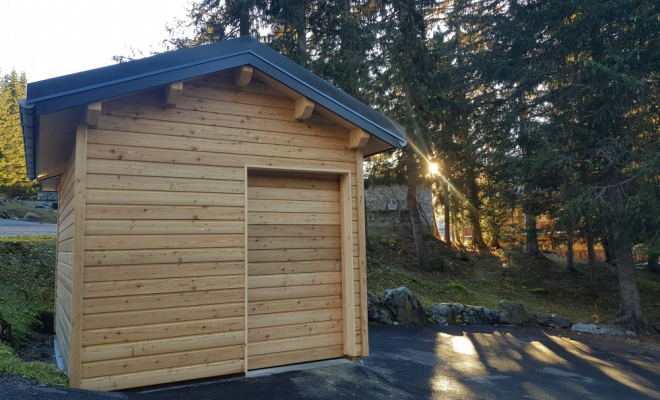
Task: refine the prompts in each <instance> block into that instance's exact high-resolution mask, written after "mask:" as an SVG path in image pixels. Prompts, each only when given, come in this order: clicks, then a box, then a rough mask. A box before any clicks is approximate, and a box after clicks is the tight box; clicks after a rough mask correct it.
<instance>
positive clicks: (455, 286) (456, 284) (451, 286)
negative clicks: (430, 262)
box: [447, 282, 467, 292]
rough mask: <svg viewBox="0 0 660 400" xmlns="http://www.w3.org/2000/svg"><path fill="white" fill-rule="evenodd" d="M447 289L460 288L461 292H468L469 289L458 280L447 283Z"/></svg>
mask: <svg viewBox="0 0 660 400" xmlns="http://www.w3.org/2000/svg"><path fill="white" fill-rule="evenodd" d="M447 289H449V290H459V291H461V292H467V289H466V288H465V286H463V285H461V284H460V283H456V282H450V283H448V284H447Z"/></svg>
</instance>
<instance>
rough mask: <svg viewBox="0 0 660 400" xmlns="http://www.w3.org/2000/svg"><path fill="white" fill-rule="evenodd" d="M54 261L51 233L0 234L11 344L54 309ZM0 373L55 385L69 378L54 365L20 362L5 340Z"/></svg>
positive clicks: (1, 289)
mask: <svg viewBox="0 0 660 400" xmlns="http://www.w3.org/2000/svg"><path fill="white" fill-rule="evenodd" d="M54 265H55V238H54V237H53V236H18V237H9V238H5V237H0V277H1V279H2V285H0V313H2V316H3V318H4V319H5V320H7V321H9V323H11V325H12V331H13V341H14V343H12V344H17V343H19V342H21V341H24V340H26V339H28V338H29V337H30V335H31V333H32V330H33V329H35V328H38V327H39V325H40V324H41V321H40V317H41V316H42V315H44V314H52V313H53V299H54V288H55V283H54V274H55V271H54ZM0 373H9V374H18V375H22V376H24V377H26V378H31V379H36V380H37V381H39V382H43V383H51V384H58V385H66V384H67V382H68V378H67V377H66V375H65V374H64V373H63V372H61V371H60V370H58V369H57V367H56V366H54V365H52V364H48V363H43V362H28V363H26V362H23V361H22V360H21V359H20V358H19V357H18V356H17V355H16V353H15V352H14V350H13V349H12V347H11V346H10V344H9V343H4V342H0Z"/></svg>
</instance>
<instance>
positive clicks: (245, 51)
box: [20, 37, 406, 179]
mask: <svg viewBox="0 0 660 400" xmlns="http://www.w3.org/2000/svg"><path fill="white" fill-rule="evenodd" d="M241 65H251V66H253V67H254V68H256V69H258V70H260V71H262V72H264V73H265V74H266V75H269V76H271V77H272V78H274V79H276V80H277V81H279V82H280V83H282V84H284V85H286V86H288V87H290V88H291V89H293V90H295V91H297V92H299V93H300V94H302V95H303V96H305V97H307V98H309V99H310V100H312V101H313V102H315V103H317V104H319V105H320V106H322V107H325V108H327V109H328V110H330V111H332V112H334V113H335V114H337V115H339V116H341V117H342V118H344V119H346V120H348V121H350V122H351V123H353V124H355V125H356V126H358V127H360V128H362V129H364V130H366V131H368V132H369V133H370V134H372V135H374V136H376V137H377V138H378V139H380V140H382V141H384V142H385V143H387V144H389V145H391V146H393V147H401V146H404V145H405V144H406V139H405V131H404V129H403V127H401V126H400V125H399V124H397V123H395V122H393V121H392V120H390V119H389V118H387V117H385V116H383V115H381V114H380V113H379V112H377V111H376V110H374V109H373V108H371V107H369V106H368V105H366V104H364V103H362V102H360V101H358V100H356V99H355V98H353V97H351V96H349V95H348V94H346V93H344V92H343V91H341V90H340V89H338V88H337V87H335V86H333V85H331V84H330V83H328V82H326V81H324V80H323V79H321V78H320V77H318V76H316V75H314V74H313V73H311V72H309V71H308V70H306V69H305V68H303V67H301V66H300V65H298V64H296V63H295V62H293V61H291V60H290V59H288V58H287V57H285V56H283V55H281V54H279V53H277V52H276V51H274V50H273V49H271V48H269V47H268V46H266V45H264V44H262V43H259V42H258V41H257V40H255V39H253V38H251V37H242V38H238V39H232V40H227V41H224V42H218V43H213V44H208V45H204V46H199V47H194V48H189V49H181V50H176V51H170V52H166V53H162V54H158V55H155V56H152V57H148V58H143V59H140V60H135V61H130V62H127V63H122V64H116V65H111V66H108V67H103V68H97V69H93V70H89V71H84V72H79V73H76V74H71V75H65V76H61V77H58V78H53V79H47V80H43V81H39V82H34V83H30V84H28V88H27V98H26V99H25V100H22V101H21V102H20V106H21V122H22V125H23V137H24V139H25V157H26V160H27V166H28V175H29V177H30V179H34V178H35V174H36V170H37V165H36V160H37V157H36V152H37V149H38V146H39V117H40V116H42V115H45V114H50V113H53V112H57V111H61V110H64V109H69V108H72V107H77V106H81V105H85V104H89V103H94V102H97V101H102V100H105V99H109V98H113V97H117V96H122V95H126V94H129V93H133V92H137V91H141V90H146V89H149V88H153V87H157V86H161V85H166V84H169V83H173V82H178V81H182V80H186V79H190V78H194V77H197V76H201V75H206V74H211V73H215V72H219V71H222V70H226V69H230V68H234V67H238V66H241Z"/></svg>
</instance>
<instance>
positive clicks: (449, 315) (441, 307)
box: [429, 303, 463, 325]
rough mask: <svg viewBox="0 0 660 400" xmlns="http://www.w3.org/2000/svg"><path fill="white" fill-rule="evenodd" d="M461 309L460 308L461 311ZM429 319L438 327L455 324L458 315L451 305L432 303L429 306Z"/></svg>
mask: <svg viewBox="0 0 660 400" xmlns="http://www.w3.org/2000/svg"><path fill="white" fill-rule="evenodd" d="M462 308H463V307H462V306H461V309H462ZM429 314H430V315H431V318H432V319H433V320H434V321H436V322H437V323H439V324H440V325H450V324H451V325H453V324H455V323H456V316H457V315H458V313H457V312H456V309H455V308H454V307H453V304H442V303H433V304H431V306H429Z"/></svg>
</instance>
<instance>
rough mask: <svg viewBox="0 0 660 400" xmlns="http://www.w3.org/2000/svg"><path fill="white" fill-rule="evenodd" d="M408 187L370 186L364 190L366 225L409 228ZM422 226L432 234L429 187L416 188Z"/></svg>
mask: <svg viewBox="0 0 660 400" xmlns="http://www.w3.org/2000/svg"><path fill="white" fill-rule="evenodd" d="M407 194H408V187H407V186H406V185H371V186H369V187H368V188H365V190H364V200H365V204H366V206H367V223H368V224H369V226H370V227H371V226H374V227H392V228H397V227H400V226H409V224H410V222H409V221H408V200H407ZM417 204H418V206H419V213H420V218H421V219H422V226H423V228H424V229H425V230H426V231H427V232H431V233H432V232H433V223H434V222H433V193H432V190H431V187H430V186H419V187H418V188H417Z"/></svg>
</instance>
